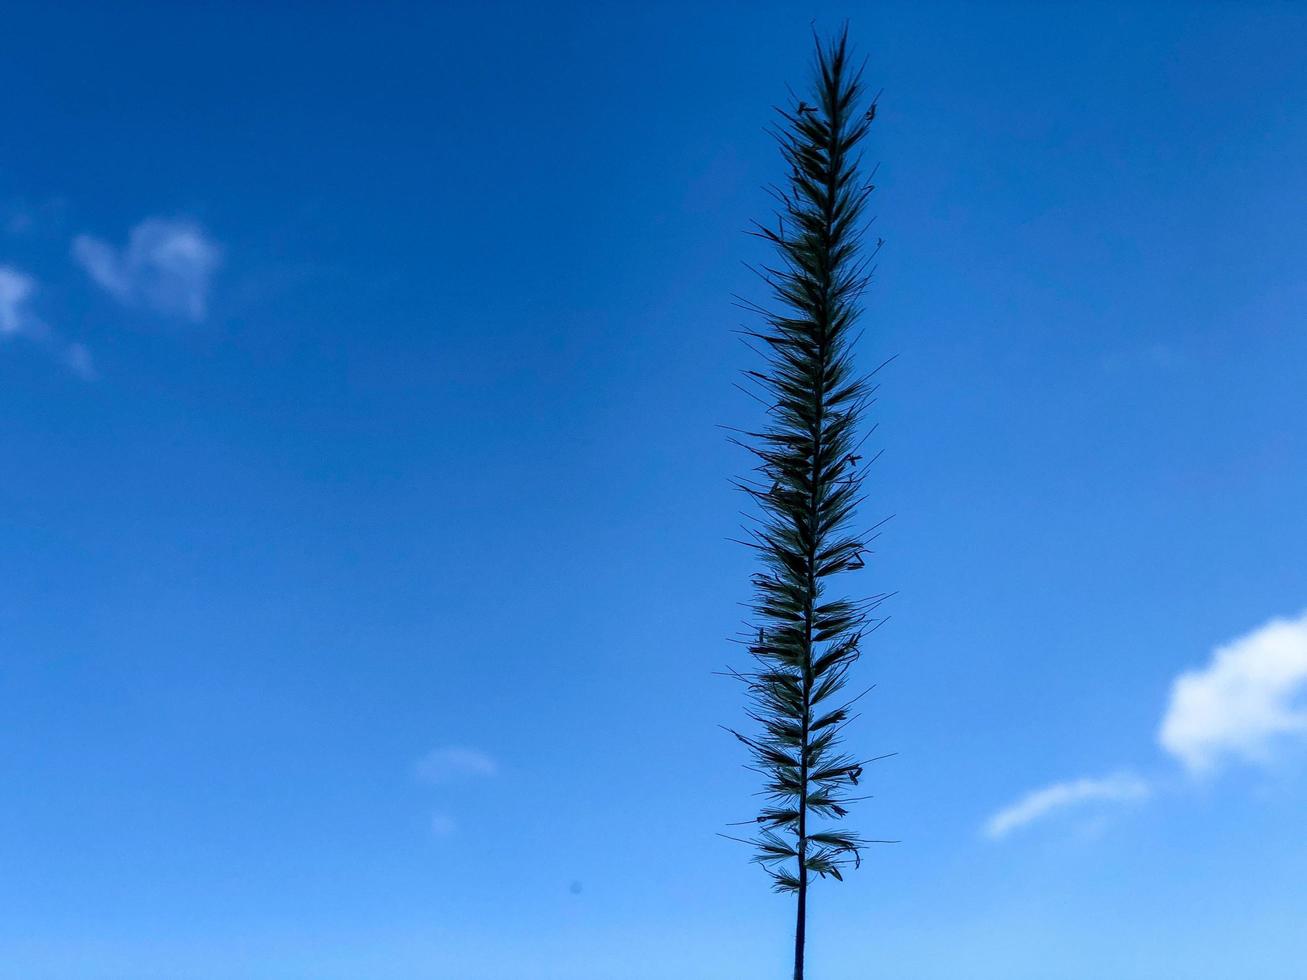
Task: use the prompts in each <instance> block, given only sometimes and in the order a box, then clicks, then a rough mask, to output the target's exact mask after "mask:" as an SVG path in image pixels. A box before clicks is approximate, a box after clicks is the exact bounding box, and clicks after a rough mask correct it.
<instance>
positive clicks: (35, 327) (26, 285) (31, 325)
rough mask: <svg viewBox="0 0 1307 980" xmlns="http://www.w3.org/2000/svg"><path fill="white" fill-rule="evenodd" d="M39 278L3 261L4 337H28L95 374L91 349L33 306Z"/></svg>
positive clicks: (0, 309)
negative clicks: (52, 325) (65, 337)
mask: <svg viewBox="0 0 1307 980" xmlns="http://www.w3.org/2000/svg"><path fill="white" fill-rule="evenodd" d="M36 288H37V287H36V280H35V279H34V278H32V277H31V276H29V275H27V274H26V273H24V272H19V271H18V270H17V269H15V268H13V267H12V266H5V265H0V341H5V340H9V339H12V338H14V337H24V338H26V339H27V340H29V341H32V342H34V343H36V344H37V345H38V346H40V347H42V348H44V349H45V350H46V351H47V352H48V353H50V354H52V355H54V356H55V357H56V358H58V359H59V360H61V361H63V362H64V364H65V365H67V366H68V368H69V369H70V370H71V371H72V372H73V373H74V374H76V375H78V376H79V377H81V378H85V379H87V380H90V379H91V378H94V377H95V366H94V364H93V363H92V361H91V352H90V351H89V350H87V348H86V346H85V345H84V344H77V343H73V344H70V343H67V342H65V341H64V340H62V339H60V337H59V335H58V334H56V333H55V332H54V331H53V330H51V329H50V327H49V325H48V324H46V322H45V321H44V320H42V319H41V318H40V317H39V316H37V315H36V314H35V313H34V312H33V311H32V307H31V299H32V297H33V296H34V295H35V294H36Z"/></svg>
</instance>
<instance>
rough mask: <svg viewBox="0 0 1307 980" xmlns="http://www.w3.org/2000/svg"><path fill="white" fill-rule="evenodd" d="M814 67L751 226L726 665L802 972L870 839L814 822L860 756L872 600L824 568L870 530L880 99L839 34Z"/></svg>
mask: <svg viewBox="0 0 1307 980" xmlns="http://www.w3.org/2000/svg"><path fill="white" fill-rule="evenodd" d="M815 74H816V77H815V83H814V93H813V97H812V102H811V103H808V102H799V103H798V104H797V106H795V107H794V109H793V110H791V111H786V110H779V112H780V116H781V118H782V120H783V122H782V125H781V126H780V128H779V129H778V131H777V133H776V136H777V138H778V141H779V143H780V148H781V153H782V155H783V156H784V159H785V162H786V164H787V165H788V166H789V168H790V171H791V174H790V179H789V182H788V185H787V187H786V188H785V189H783V190H776V191H775V194H776V197H777V199H778V201H779V202H780V208H779V210H778V213H777V215H776V219H777V223H776V226H775V227H774V228H773V227H761V226H760V227H759V231H758V234H760V235H761V236H762V237H764V238H765V239H766V240H768V241H769V242H771V243H772V244H773V245H774V246H775V248H776V251H777V253H778V255H779V261H778V262H777V263H776V265H775V267H765V268H764V269H762V270H761V275H762V276H763V278H764V280H765V281H766V282H767V284H768V286H769V287H770V288H771V290H772V293H773V299H774V301H775V302H776V308H775V309H773V310H766V309H762V308H758V307H754V308H753V309H754V310H755V312H757V313H759V314H761V316H762V318H763V320H764V323H765V326H764V327H763V328H761V329H759V330H757V331H748V336H749V337H750V338H751V340H752V341H753V342H756V343H757V345H758V347H759V348H760V350H759V353H760V354H761V355H762V356H763V358H764V359H765V365H764V368H763V370H759V371H749V372H747V376H748V378H749V379H750V381H751V382H752V383H753V384H754V385H755V386H756V388H757V392H758V394H759V397H760V398H761V400H762V401H763V402H764V403H765V404H766V405H767V406H768V421H767V425H766V427H765V428H764V430H763V431H761V432H754V433H747V434H746V436H747V438H746V439H744V440H742V442H741V444H742V445H745V446H746V447H747V448H748V449H749V451H750V452H752V453H753V454H754V455H755V456H756V458H757V460H758V465H757V467H756V470H755V474H756V477H755V479H751V480H748V481H744V482H742V483H741V484H740V486H741V489H743V490H744V491H745V492H746V493H748V494H749V495H750V497H752V498H753V500H754V501H756V503H757V505H758V515H757V523H756V524H755V525H753V526H751V527H750V528H749V530H748V534H749V537H750V541H749V542H747V543H748V544H749V545H750V546H751V547H753V548H755V549H756V551H757V553H758V557H759V560H760V562H761V566H762V567H761V569H760V571H758V572H757V573H756V574H755V576H754V578H753V584H754V598H753V602H752V605H751V608H752V610H753V613H754V616H755V617H756V618H755V620H754V625H753V626H752V627H751V630H750V633H749V634H747V636H748V639H747V640H746V642H747V644H748V648H749V652H750V654H751V655H752V657H753V659H754V669H753V670H751V671H748V672H734V673H735V676H737V677H738V678H740V679H741V680H742V681H743V682H744V683H745V684H746V685H747V688H748V694H749V700H750V708H749V711H748V714H749V717H750V718H752V719H753V721H754V722H756V723H757V725H758V729H759V730H758V731H756V732H754V733H751V734H749V735H744V734H740V733H739V732H733V734H735V735H736V737H737V738H739V739H740V741H741V742H743V743H744V744H745V745H746V746H748V748H749V750H750V752H751V753H752V756H753V760H754V766H753V768H755V769H756V771H758V772H759V773H760V774H761V775H762V777H763V779H764V785H763V791H762V794H761V795H762V796H763V798H764V800H765V804H764V806H763V808H762V811H761V813H759V815H758V817H757V819H756V824H757V827H758V829H757V833H756V835H755V836H754V837H753V839H752V840H751V841H750V843H751V844H752V845H753V846H754V848H755V850H756V855H755V858H754V860H756V861H757V862H758V863H760V864H761V865H762V866H763V867H764V868H765V869H766V870H767V872H768V874H770V875H771V879H772V883H773V885H774V887H775V888H776V890H778V891H781V892H795V893H796V894H797V895H798V901H799V920H798V921H799V926H798V930H797V935H796V964H795V970H796V976H799V977H801V976H802V959H803V932H804V921H805V920H804V916H805V908H806V902H805V899H806V893H807V886H808V883H809V880H810V878H811V876H812V875H817V876H818V877H821V878H834V879H837V880H843V873H844V871H845V870H846V869H847V868H849V867H850V866H853V867H857V866H858V865H859V864H860V863H861V858H862V849H863V847H864V845H865V844H866V843H868V842H867V841H865V840H864V839H863V838H861V837H859V836H858V835H856V834H853V833H849V832H846V831H843V830H838V829H830V827H829V826H827V827H821V828H817V827H815V826H814V823H815V822H817V821H830V820H838V819H840V818H843V817H844V816H845V815H846V814H847V813H848V807H849V805H850V804H851V803H852V802H853V800H854V799H856V798H857V797H855V796H853V795H852V792H853V788H854V787H857V786H858V784H859V781H860V779H861V778H862V772H863V765H864V762H862V761H859V760H858V759H856V758H854V757H853V756H852V755H849V754H848V753H846V752H844V751H843V750H842V749H841V748H840V736H841V735H842V733H843V730H844V727H845V726H846V725H847V724H848V723H849V722H850V721H851V720H852V719H853V718H854V717H855V716H854V715H853V714H852V712H851V707H852V704H853V702H854V701H856V700H857V698H852V699H849V698H847V697H845V682H846V680H847V679H848V675H849V671H850V669H851V668H852V666H853V664H854V663H855V662H856V661H857V659H858V656H859V650H860V646H861V643H862V641H863V639H864V637H865V636H866V635H867V633H868V632H869V630H870V629H871V628H872V627H873V626H874V623H875V622H876V621H875V620H873V619H872V618H871V612H872V610H873V609H874V608H875V606H876V605H877V603H878V602H879V601H880V599H881V598H882V597H881V596H876V597H873V598H870V599H866V600H863V601H853V600H850V599H846V598H829V597H827V594H826V593H827V589H828V586H829V585H830V582H829V580H830V579H831V578H832V576H835V575H838V574H840V573H841V572H845V571H851V570H855V569H859V568H862V567H863V564H864V560H863V559H864V556H865V555H866V554H867V553H868V540H869V539H868V536H867V535H865V534H863V533H859V532H858V531H857V530H855V529H854V528H853V523H852V522H853V516H854V511H855V508H856V507H857V506H858V504H859V503H860V502H861V500H862V483H863V477H864V472H865V469H866V467H865V466H864V465H861V463H862V460H861V457H860V455H859V451H860V441H859V439H860V435H859V424H860V422H861V419H862V415H863V412H864V409H865V408H866V406H867V404H868V403H869V401H870V400H871V396H872V391H873V389H872V388H871V385H870V383H869V381H868V377H867V376H865V375H859V374H857V373H856V372H855V371H854V368H853V363H852V346H853V341H854V339H855V338H854V336H853V330H854V325H855V323H856V321H857V318H858V312H859V310H858V299H859V296H860V294H861V293H862V291H863V289H864V288H865V287H866V286H867V283H868V281H869V277H870V276H869V268H868V260H869V257H868V256H865V255H864V254H862V249H861V246H862V234H863V232H862V221H861V218H862V214H863V207H864V205H865V203H866V201H867V197H868V195H869V194H870V193H871V191H872V185H871V184H869V183H867V182H865V181H863V180H862V179H860V177H859V174H858V171H859V164H860V160H859V157H858V155H857V147H858V144H859V142H860V141H861V140H862V138H863V137H864V136H865V135H866V133H867V129H868V127H869V126H870V125H871V121H872V119H873V118H874V117H875V105H874V103H873V104H871V105H870V106H868V105H867V104H865V103H863V104H860V101H861V96H862V86H861V80H860V71H858V70H856V69H851V68H850V65H849V60H848V44H847V37H846V35H843V34H841V36H839V37H838V38H837V39H836V40H835V41H834V42H833V43H831V44H829V45H822V44H821V43H820V42H819V43H818V45H817V65H816V73H815ZM871 254H873V255H874V250H872V253H871Z"/></svg>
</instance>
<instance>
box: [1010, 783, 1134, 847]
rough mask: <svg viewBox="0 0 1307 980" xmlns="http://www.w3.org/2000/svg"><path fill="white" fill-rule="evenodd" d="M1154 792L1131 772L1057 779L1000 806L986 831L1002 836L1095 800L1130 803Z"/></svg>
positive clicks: (1095, 801) (1092, 802)
mask: <svg viewBox="0 0 1307 980" xmlns="http://www.w3.org/2000/svg"><path fill="white" fill-rule="evenodd" d="M1151 792H1152V789H1151V787H1150V786H1149V785H1148V783H1147V782H1145V781H1144V780H1143V779H1141V778H1140V777H1139V776H1136V775H1134V774H1132V773H1128V772H1119V773H1114V774H1112V775H1110V776H1105V777H1102V778H1098V779H1088V778H1087V779H1074V780H1069V781H1067V782H1062V783H1054V784H1053V785H1051V786H1045V787H1044V788H1043V789H1037V790H1034V791H1032V792H1030V793H1027V794H1026V795H1025V796H1023V797H1021V798H1020V799H1019V800H1017V801H1016V802H1015V803H1012V804H1010V805H1008V806H1006V807H1004V808H1003V809H1001V810H999V811H998V812H997V813H995V814H994V815H993V816H992V817H990V818H989V820H988V821H986V823H985V826H984V834H985V836H986V837H988V838H989V839H990V840H1001V839H1002V838H1004V837H1006V836H1007V835H1008V834H1010V833H1012V832H1013V831H1015V830H1020V829H1021V828H1022V827H1026V826H1029V825H1030V824H1032V823H1034V822H1035V821H1037V820H1040V819H1042V818H1044V817H1047V816H1050V815H1052V814H1054V813H1057V812H1060V811H1063V810H1069V809H1072V808H1075V807H1083V806H1086V805H1089V804H1094V803H1098V804H1102V803H1130V802H1134V801H1137V800H1142V799H1146V798H1147V797H1148V796H1149V795H1150V794H1151Z"/></svg>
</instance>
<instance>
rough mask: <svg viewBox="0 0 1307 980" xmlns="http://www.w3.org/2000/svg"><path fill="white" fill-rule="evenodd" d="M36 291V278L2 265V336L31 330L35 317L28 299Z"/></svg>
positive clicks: (0, 325)
mask: <svg viewBox="0 0 1307 980" xmlns="http://www.w3.org/2000/svg"><path fill="white" fill-rule="evenodd" d="M35 291H36V280H34V279H33V278H32V277H31V276H28V275H24V274H23V273H21V272H19V271H18V270H17V269H14V268H11V267H10V266H6V265H0V336H14V335H16V334H21V333H27V332H29V331H30V330H31V328H32V324H33V323H34V322H39V321H35V318H34V317H33V316H32V314H31V312H30V310H29V309H28V306H27V304H28V301H29V300H30V298H31V296H32V293H33V292H35Z"/></svg>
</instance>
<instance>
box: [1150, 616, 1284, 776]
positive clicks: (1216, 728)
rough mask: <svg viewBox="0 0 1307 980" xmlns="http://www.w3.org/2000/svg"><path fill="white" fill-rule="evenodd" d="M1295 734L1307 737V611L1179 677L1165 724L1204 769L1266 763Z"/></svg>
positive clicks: (1197, 768) (1173, 747)
mask: <svg viewBox="0 0 1307 980" xmlns="http://www.w3.org/2000/svg"><path fill="white" fill-rule="evenodd" d="M1295 737H1297V738H1307V613H1304V614H1303V615H1301V616H1299V617H1298V618H1297V619H1272V620H1271V621H1270V622H1268V623H1266V624H1265V625H1263V626H1261V627H1259V628H1257V629H1255V630H1253V631H1252V632H1251V633H1248V634H1247V635H1245V636H1241V637H1239V638H1238V639H1236V640H1233V641H1232V642H1230V643H1228V644H1226V645H1225V646H1222V647H1218V648H1217V649H1216V650H1215V651H1214V652H1213V654H1212V659H1211V661H1210V662H1209V663H1208V664H1207V666H1206V667H1203V668H1201V669H1198V670H1192V671H1188V672H1186V673H1184V674H1181V675H1180V676H1179V677H1177V678H1176V680H1175V683H1174V684H1173V685H1172V687H1171V703H1170V705H1169V706H1168V708H1167V711H1166V717H1165V718H1163V720H1162V725H1161V728H1160V730H1159V731H1158V741H1159V742H1160V743H1161V745H1162V747H1163V748H1164V749H1166V750H1167V751H1168V752H1170V753H1171V754H1172V755H1174V756H1175V757H1176V758H1178V759H1179V760H1180V761H1181V762H1183V763H1184V765H1185V766H1186V767H1187V768H1188V769H1189V771H1190V772H1193V773H1199V774H1202V773H1208V772H1212V771H1213V770H1215V769H1216V768H1218V767H1219V765H1220V764H1221V763H1223V762H1226V761H1229V760H1237V761H1244V762H1251V763H1256V764H1262V765H1264V764H1266V763H1269V762H1270V761H1271V760H1272V758H1273V755H1274V751H1275V749H1276V747H1277V746H1278V745H1279V744H1281V743H1282V742H1284V741H1285V740H1286V739H1291V738H1295Z"/></svg>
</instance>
